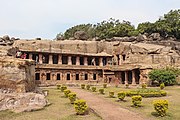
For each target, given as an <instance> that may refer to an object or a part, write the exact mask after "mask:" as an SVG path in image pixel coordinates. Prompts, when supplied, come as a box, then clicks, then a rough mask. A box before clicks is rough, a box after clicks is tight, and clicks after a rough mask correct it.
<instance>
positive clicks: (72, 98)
mask: <svg viewBox="0 0 180 120" xmlns="http://www.w3.org/2000/svg"><path fill="white" fill-rule="evenodd" d="M68 98H69V100H70V102H71V104H74V101H76V93H69V95H68Z"/></svg>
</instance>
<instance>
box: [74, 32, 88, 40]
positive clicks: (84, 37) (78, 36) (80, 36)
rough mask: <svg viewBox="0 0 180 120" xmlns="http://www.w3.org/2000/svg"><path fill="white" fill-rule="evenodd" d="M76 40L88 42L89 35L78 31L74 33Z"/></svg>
mask: <svg viewBox="0 0 180 120" xmlns="http://www.w3.org/2000/svg"><path fill="white" fill-rule="evenodd" d="M74 38H75V39H77V40H87V39H88V35H87V33H86V32H84V31H77V32H75V33H74Z"/></svg>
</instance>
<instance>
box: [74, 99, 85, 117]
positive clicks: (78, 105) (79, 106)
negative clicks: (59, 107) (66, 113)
mask: <svg viewBox="0 0 180 120" xmlns="http://www.w3.org/2000/svg"><path fill="white" fill-rule="evenodd" d="M74 108H75V110H76V113H77V115H84V114H85V113H86V112H87V110H88V106H87V104H86V101H85V100H76V101H75V102H74Z"/></svg>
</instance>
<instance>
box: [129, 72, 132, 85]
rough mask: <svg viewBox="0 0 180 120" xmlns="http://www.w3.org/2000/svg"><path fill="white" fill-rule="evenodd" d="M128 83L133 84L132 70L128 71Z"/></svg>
mask: <svg viewBox="0 0 180 120" xmlns="http://www.w3.org/2000/svg"><path fill="white" fill-rule="evenodd" d="M128 84H132V72H131V71H128Z"/></svg>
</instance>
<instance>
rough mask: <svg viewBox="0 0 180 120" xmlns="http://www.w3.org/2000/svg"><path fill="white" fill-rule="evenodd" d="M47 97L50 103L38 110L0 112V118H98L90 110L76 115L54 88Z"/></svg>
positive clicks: (80, 119)
mask: <svg viewBox="0 0 180 120" xmlns="http://www.w3.org/2000/svg"><path fill="white" fill-rule="evenodd" d="M48 90H49V96H48V97H47V98H48V100H49V102H50V103H52V105H50V106H47V107H45V108H44V109H42V110H39V111H33V112H23V113H13V112H10V111H2V112H0V120H100V118H99V117H97V116H96V115H95V114H93V113H92V112H90V114H89V115H85V116H79V115H76V113H75V110H74V107H73V105H72V104H70V101H69V99H68V98H64V94H63V93H62V92H60V91H59V90H56V89H55V88H49V89H48Z"/></svg>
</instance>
